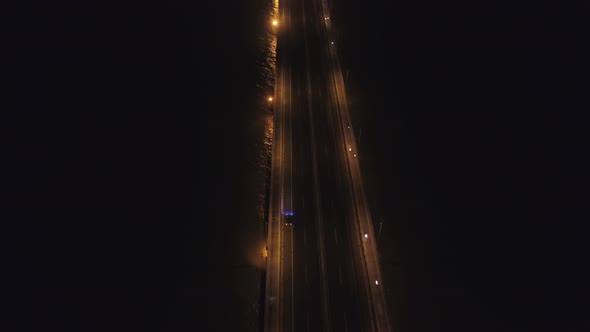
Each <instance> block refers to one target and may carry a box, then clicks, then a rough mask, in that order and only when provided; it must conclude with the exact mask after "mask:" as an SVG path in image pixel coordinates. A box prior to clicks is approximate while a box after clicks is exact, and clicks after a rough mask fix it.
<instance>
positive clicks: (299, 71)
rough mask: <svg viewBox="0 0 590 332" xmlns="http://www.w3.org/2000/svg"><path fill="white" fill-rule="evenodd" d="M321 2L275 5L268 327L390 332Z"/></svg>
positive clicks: (291, 0) (338, 72) (339, 75)
mask: <svg viewBox="0 0 590 332" xmlns="http://www.w3.org/2000/svg"><path fill="white" fill-rule="evenodd" d="M323 6H325V2H324V3H323V4H322V2H320V1H318V0H304V1H294V0H283V1H281V3H280V5H279V13H280V15H279V21H278V25H277V27H276V28H277V32H278V45H277V78H276V83H275V98H274V100H275V105H274V108H275V127H274V142H273V155H272V158H273V160H272V177H271V197H270V211H269V216H270V222H269V227H268V231H269V233H268V239H267V246H268V249H269V251H268V254H269V256H268V258H267V285H266V296H265V297H266V298H265V330H266V331H338V332H339V331H389V330H390V328H389V321H388V318H387V316H386V304H385V300H384V294H383V285H382V284H380V285H377V284H375V281H376V280H381V276H380V268H379V262H378V254H377V251H376V245H375V241H374V239H375V236H374V234H373V229H372V222H371V216H370V213H369V211H368V205H367V202H366V198H365V195H364V191H363V186H362V178H361V173H360V168H359V160H360V158H362V157H361V155H360V154H359V156H358V157H354V156H353V154H356V153H357V150H356V143H355V141H354V135H353V133H354V132H353V126H352V124H350V120H349V115H348V109H347V106H346V95H345V93H344V83H343V80H342V73H341V70H340V67H339V64H338V60H337V57H336V47H337V45H334V44H332V43H331V39H330V38H329V36H330V32H329V29H330V27H329V19H328V20H327V19H325V17H327V16H328V15H327V14H326V12H323V8H322V7H323ZM349 124H350V128H348V126H349ZM349 147H350V149H351V151H348V148H349ZM291 213H293V214H294V216H293V218H292V220H291V219H289V220H290V221H289V222H287V218H286V216H285V214H291ZM291 221H292V224H291ZM364 233H367V238H365V237H364V236H363V235H364Z"/></svg>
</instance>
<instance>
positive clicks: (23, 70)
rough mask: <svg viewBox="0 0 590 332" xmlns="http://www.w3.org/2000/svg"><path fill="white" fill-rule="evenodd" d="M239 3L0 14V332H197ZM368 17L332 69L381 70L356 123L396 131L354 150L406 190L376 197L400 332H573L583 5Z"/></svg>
mask: <svg viewBox="0 0 590 332" xmlns="http://www.w3.org/2000/svg"><path fill="white" fill-rule="evenodd" d="M238 3H239V2H237V1H234V2H222V3H215V4H213V3H212V4H210V5H202V4H200V3H199V2H197V1H194V2H181V1H177V2H174V1H173V2H166V3H165V4H164V3H156V2H150V1H147V2H146V1H143V2H139V1H138V2H128V1H126V2H85V3H84V4H80V3H78V2H75V1H70V2H54V3H51V4H48V3H42V2H29V3H24V4H22V5H21V6H20V7H19V8H14V9H15V15H11V16H12V19H9V20H6V21H5V22H6V24H7V26H8V27H9V28H8V29H6V30H7V31H8V32H9V33H10V35H9V36H8V38H7V39H6V41H7V43H6V44H5V45H4V46H3V49H4V50H5V51H4V52H5V55H7V57H6V58H5V59H6V60H5V61H4V63H3V65H4V67H5V69H3V72H4V73H5V74H3V79H4V80H6V81H8V88H7V89H6V90H4V92H5V93H4V95H5V98H4V101H5V102H7V104H6V105H7V106H3V107H2V108H3V111H2V112H1V114H2V115H1V116H2V119H1V120H0V126H1V127H0V132H1V133H2V142H1V143H0V144H1V147H2V152H1V153H2V158H1V160H2V180H1V181H2V185H1V187H2V190H1V192H2V206H3V208H2V217H1V220H2V227H3V229H2V230H1V231H0V234H2V236H3V239H2V241H1V243H2V244H3V246H5V250H3V252H4V253H7V254H8V257H7V259H6V260H5V266H3V268H2V270H3V271H4V272H3V273H4V275H5V279H4V282H3V285H4V286H5V288H6V292H4V293H6V294H7V296H4V295H3V299H5V300H6V301H7V302H8V304H9V305H8V308H9V310H8V311H7V312H5V313H6V314H7V315H8V317H10V318H11V319H7V320H4V319H3V320H2V324H8V325H10V326H9V328H3V330H10V331H21V330H22V331H31V330H34V329H38V328H39V327H43V328H48V327H49V326H53V327H55V328H52V329H55V330H61V331H129V330H134V331H151V330H153V331H195V330H207V331H214V330H216V329H215V328H214V327H213V325H211V324H214V323H215V321H216V319H220V318H222V317H225V316H224V315H222V314H220V313H219V311H221V310H223V299H222V296H223V294H213V293H211V291H210V289H212V288H215V287H217V286H220V285H221V281H220V280H222V279H220V278H219V276H218V275H216V271H217V269H216V268H217V267H218V266H219V264H220V262H219V261H217V260H216V257H215V250H216V248H218V247H220V246H223V243H220V242H219V241H218V240H219V238H220V237H219V236H218V235H216V234H217V232H219V231H222V229H223V228H222V227H221V226H212V225H210V224H209V223H207V220H208V216H209V215H212V214H215V213H220V212H223V211H224V210H223V207H224V203H223V196H216V197H221V198H217V200H216V201H208V200H206V199H203V198H202V196H203V195H206V193H208V192H210V191H211V190H216V189H217V188H218V187H217V185H218V184H217V183H215V182H214V181H213V179H215V178H219V177H223V176H224V175H226V173H224V172H227V169H226V168H219V167H217V166H218V163H220V164H223V163H224V164H229V165H231V162H232V159H231V154H229V155H228V154H227V153H224V152H225V151H233V150H232V142H230V141H229V139H227V138H224V137H223V136H219V134H218V130H219V129H220V127H219V123H221V122H222V121H224V120H225V119H227V114H228V112H231V110H232V109H234V106H235V105H232V104H231V100H228V99H227V98H226V99H223V103H221V102H220V100H221V99H222V98H223V97H225V96H226V95H225V93H224V91H225V90H226V89H234V90H237V89H239V86H236V84H235V83H233V80H232V76H233V75H235V74H236V71H235V70H238V69H239V65H240V55H239V54H234V53H232V52H233V50H234V48H233V46H232V45H233V44H232V43H239V42H240V40H239V38H237V37H236V33H235V32H236V27H243V26H244V23H245V22H246V21H245V20H244V19H243V18H242V17H241V16H240V15H241V14H240V13H241V9H243V8H242V7H241V6H240V5H238ZM343 3H346V2H343ZM388 3H389V2H388ZM372 4H373V6H374V7H371V8H365V9H364V10H362V11H360V10H359V14H357V15H358V17H356V18H355V17H354V16H350V14H345V13H344V12H345V10H344V9H343V13H342V14H341V15H342V17H343V18H342V19H344V18H346V17H347V16H350V17H351V18H349V19H353V20H356V22H357V23H358V22H360V24H365V26H366V27H371V28H374V29H376V31H378V33H375V34H374V35H371V37H370V38H365V39H366V41H365V43H367V52H366V53H365V52H358V55H355V56H351V60H350V61H351V62H353V61H357V62H358V63H364V62H368V61H367V60H368V59H369V60H370V59H372V57H368V56H367V54H371V56H374V58H375V59H377V60H378V61H375V62H374V64H373V63H368V64H366V65H364V66H367V68H368V69H367V72H368V71H370V70H374V69H376V68H374V67H373V68H371V66H377V65H379V64H386V66H385V67H383V68H380V69H382V73H383V75H380V76H379V77H372V76H371V74H363V73H358V75H359V76H358V80H359V81H361V82H367V83H366V84H367V85H369V86H371V87H372V89H371V91H375V92H374V95H375V96H376V98H375V99H374V100H375V101H374V103H375V107H376V108H378V107H382V108H384V109H387V108H388V107H391V105H392V104H394V105H398V106H397V108H396V109H397V110H399V111H397V112H395V113H393V114H382V115H376V116H375V118H377V119H380V118H383V119H386V118H389V119H391V118H393V119H397V120H399V121H398V123H401V124H400V125H397V127H396V128H397V129H396V130H392V131H390V132H387V134H383V135H382V136H379V134H375V135H376V136H375V137H373V140H375V141H379V140H382V141H401V142H403V143H399V145H395V144H394V145H393V147H392V148H391V149H393V150H390V147H389V146H386V145H383V146H382V147H376V148H375V149H376V151H378V152H379V151H380V152H381V154H382V155H383V156H385V157H384V158H385V161H384V164H385V165H398V166H397V167H399V169H398V173H399V174H404V177H403V178H401V177H399V178H395V176H394V177H393V178H388V179H387V180H386V181H384V183H385V184H388V185H389V184H391V185H392V186H393V185H394V184H400V186H399V187H400V188H402V189H399V192H398V194H399V195H398V196H399V197H402V198H403V199H398V200H397V201H396V202H397V203H396V204H397V205H398V206H400V211H402V212H400V214H404V215H405V216H406V219H404V220H405V221H404V222H401V223H400V224H399V225H398V227H399V229H398V230H399V231H400V232H398V235H397V236H398V240H399V243H401V244H400V246H405V247H404V248H406V249H405V250H404V251H403V252H402V254H401V256H402V257H401V259H402V260H403V261H404V263H403V264H404V267H406V270H404V271H403V272H402V275H403V276H402V278H404V279H405V280H406V284H407V285H408V288H407V290H406V291H405V292H404V294H403V295H402V296H401V300H400V306H401V307H403V309H400V310H402V311H400V312H401V314H400V315H403V316H404V318H403V319H401V323H400V331H404V332H405V331H419V332H422V331H473V330H484V331H485V330H486V328H487V330H490V331H530V330H535V331H555V330H559V331H576V332H577V331H586V330H588V329H590V325H589V324H590V323H589V321H588V318H587V315H584V314H585V313H587V309H588V305H587V298H588V295H590V294H589V288H588V286H587V284H586V280H588V279H589V277H590V276H589V275H588V272H587V267H586V265H587V264H586V261H587V253H588V249H589V248H588V245H587V241H586V234H587V230H588V227H587V226H586V222H587V220H589V218H588V211H587V202H588V198H589V197H588V196H589V195H588V188H589V184H590V183H589V181H588V175H587V170H588V169H589V167H588V166H590V165H588V160H587V158H588V157H587V151H588V142H589V140H588V130H587V129H588V122H587V120H588V116H587V114H586V113H587V110H588V109H589V108H588V101H587V89H588V84H587V78H588V77H589V76H588V64H587V62H585V61H584V60H585V59H588V52H587V50H586V49H585V48H584V40H585V38H584V32H585V31H587V23H585V22H584V21H583V20H582V17H583V16H584V15H585V14H586V13H587V12H588V8H587V7H586V8H566V5H565V4H562V5H558V4H550V3H535V4H531V3H518V4H516V3H512V2H509V1H505V2H499V3H498V2H479V3H478V2H467V1H463V2H461V1H454V2H446V3H441V2H437V1H422V2H411V1H405V2H396V3H394V4H389V5H388V6H387V7H386V6H385V5H383V4H380V3H379V2H372ZM242 6H243V5H242ZM342 6H343V8H346V6H347V5H342ZM348 6H353V5H352V4H349V5H348ZM213 8H216V9H215V10H213ZM357 9H358V8H357ZM8 12H10V11H8ZM361 13H362V14H361ZM367 17H375V20H369V19H367ZM228 18H229V19H228ZM229 22H236V23H235V25H232V24H231V23H229ZM368 30H369V29H368V28H366V29H365V31H368ZM359 31H363V29H359ZM362 36H363V34H361V33H360V32H359V36H357V37H355V38H357V39H359V40H360V39H362V38H361V37H362ZM359 40H357V42H359V43H360V42H362V41H359ZM220 54H221V55H223V56H220ZM357 66H362V65H360V64H357ZM359 68H360V67H359ZM384 76H385V77H391V78H392V79H391V80H387V79H383V77H384ZM213 108H217V109H218V110H219V111H218V112H210V111H209V110H211V109H213ZM230 114H231V113H230ZM375 122H378V121H375ZM382 122H384V121H382ZM226 123H227V122H226ZM229 126H230V128H235V129H238V128H239V122H237V123H233V122H230V124H229ZM195 128H197V129H195ZM213 137H214V138H213ZM368 137H369V136H368ZM388 156H389V157H388ZM213 160H215V161H216V162H215V163H213V162H212V161H213ZM382 171H383V172H386V171H387V170H386V169H382ZM223 185H226V186H229V187H228V189H227V190H230V191H231V182H229V181H225V182H223ZM162 220H170V222H168V223H162V222H161V221H162ZM399 234H404V235H407V236H402V235H399ZM391 236H392V237H395V235H391ZM404 255H405V256H404ZM490 266H491V267H492V268H490ZM220 297H221V298H220ZM195 299H198V301H195ZM194 303H200V304H199V306H200V307H196V306H195V304H194ZM473 308H475V309H473ZM463 312H467V313H469V315H462V314H461V313H463ZM205 325H207V326H208V328H207V329H202V327H203V326H205Z"/></svg>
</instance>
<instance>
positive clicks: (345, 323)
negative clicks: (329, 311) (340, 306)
mask: <svg viewBox="0 0 590 332" xmlns="http://www.w3.org/2000/svg"><path fill="white" fill-rule="evenodd" d="M344 332H348V321H347V320H346V312H345V313H344Z"/></svg>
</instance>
